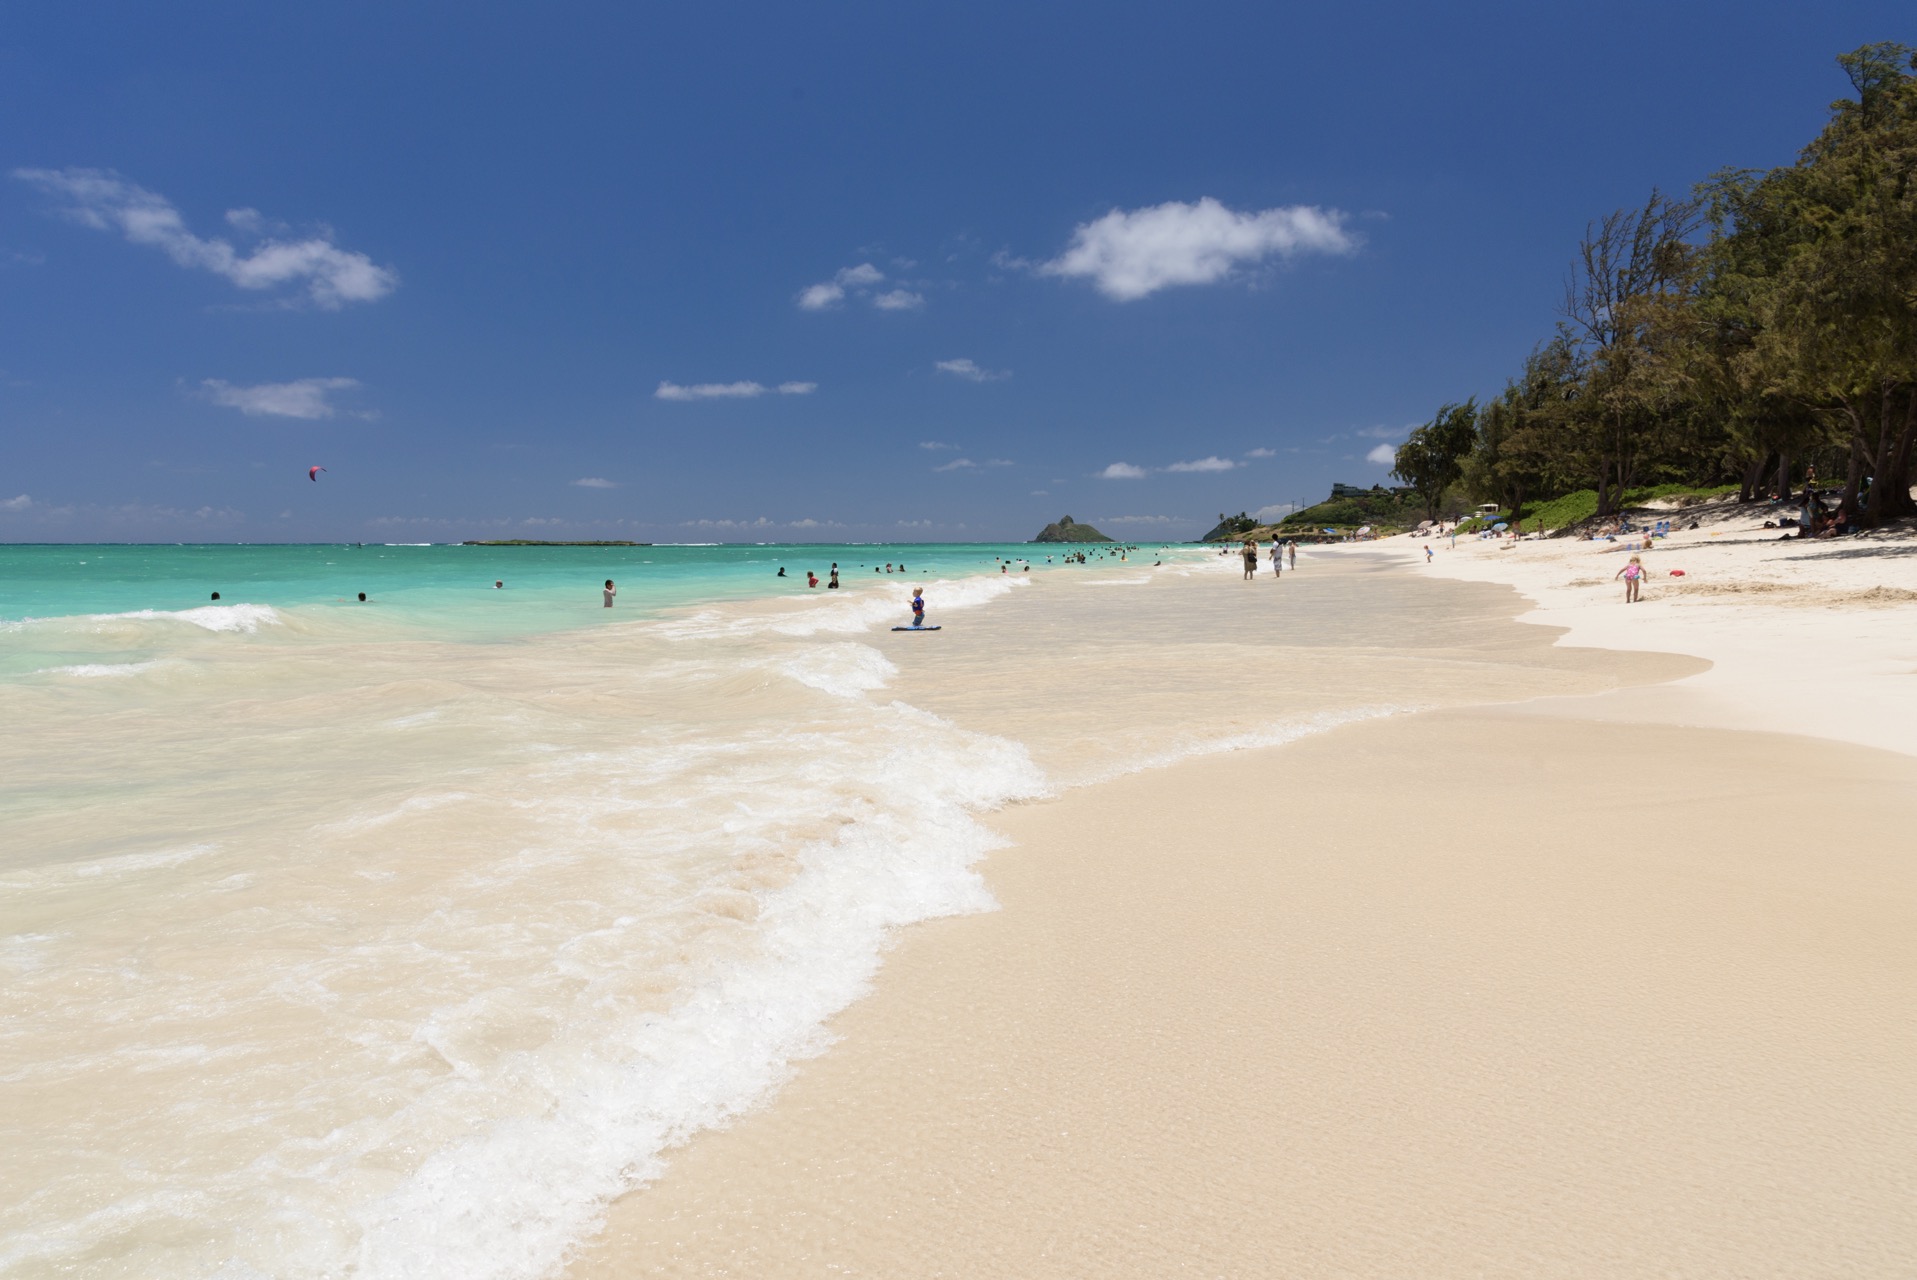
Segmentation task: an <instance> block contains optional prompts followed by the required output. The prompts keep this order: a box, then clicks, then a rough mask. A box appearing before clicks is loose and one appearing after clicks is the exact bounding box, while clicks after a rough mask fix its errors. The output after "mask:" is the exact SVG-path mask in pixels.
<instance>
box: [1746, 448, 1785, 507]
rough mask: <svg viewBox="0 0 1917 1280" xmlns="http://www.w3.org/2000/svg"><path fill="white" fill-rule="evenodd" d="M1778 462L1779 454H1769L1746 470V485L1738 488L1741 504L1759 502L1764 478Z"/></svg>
mask: <svg viewBox="0 0 1917 1280" xmlns="http://www.w3.org/2000/svg"><path fill="white" fill-rule="evenodd" d="M1776 461H1777V454H1776V453H1775V452H1772V453H1767V454H1765V455H1764V456H1763V457H1761V458H1759V459H1758V460H1757V461H1755V462H1753V463H1751V464H1750V465H1749V466H1748V467H1745V468H1744V483H1743V484H1742V485H1741V486H1740V487H1739V488H1738V491H1737V500H1738V501H1739V502H1755V501H1757V499H1758V498H1759V497H1760V496H1761V494H1760V493H1759V489H1760V488H1761V487H1762V486H1763V484H1764V477H1765V475H1766V474H1767V473H1769V471H1770V469H1771V466H1772V465H1773V464H1774V463H1775V462H1776Z"/></svg>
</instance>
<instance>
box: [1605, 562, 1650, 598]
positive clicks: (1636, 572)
mask: <svg viewBox="0 0 1917 1280" xmlns="http://www.w3.org/2000/svg"><path fill="white" fill-rule="evenodd" d="M1619 578H1622V579H1624V603H1625V604H1636V603H1637V602H1638V601H1639V600H1641V599H1643V598H1644V561H1643V560H1642V559H1641V558H1639V557H1638V556H1632V557H1631V561H1630V563H1629V564H1627V565H1625V566H1624V567H1623V568H1622V569H1619V570H1618V571H1617V572H1616V573H1615V574H1613V575H1612V576H1611V581H1613V582H1616V581H1617V580H1618V579H1619Z"/></svg>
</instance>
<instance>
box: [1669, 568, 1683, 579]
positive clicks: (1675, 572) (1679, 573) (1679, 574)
mask: <svg viewBox="0 0 1917 1280" xmlns="http://www.w3.org/2000/svg"><path fill="white" fill-rule="evenodd" d="M1671 576H1672V577H1673V578H1681V577H1683V576H1684V570H1682V569H1673V570H1671Z"/></svg>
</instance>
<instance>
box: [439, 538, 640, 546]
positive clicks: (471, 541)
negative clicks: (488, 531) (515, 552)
mask: <svg viewBox="0 0 1917 1280" xmlns="http://www.w3.org/2000/svg"><path fill="white" fill-rule="evenodd" d="M459 545H460V546H462V547H649V546H651V545H652V544H651V543H650V542H612V541H602V542H541V541H540V540H539V539H537V538H485V539H481V538H468V539H467V540H466V541H464V542H462V543H460V544H459Z"/></svg>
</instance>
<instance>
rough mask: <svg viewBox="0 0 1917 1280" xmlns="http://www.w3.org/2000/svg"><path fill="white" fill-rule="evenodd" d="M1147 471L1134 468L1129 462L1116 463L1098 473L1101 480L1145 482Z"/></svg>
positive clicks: (1141, 468)
mask: <svg viewBox="0 0 1917 1280" xmlns="http://www.w3.org/2000/svg"><path fill="white" fill-rule="evenodd" d="M1145 475H1146V471H1145V468H1143V467H1134V466H1133V465H1132V464H1131V463H1129V462H1114V463H1112V464H1111V465H1110V466H1109V467H1106V468H1105V469H1104V470H1103V471H1101V472H1099V473H1098V478H1099V479H1100V480H1143V479H1144V478H1145Z"/></svg>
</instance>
